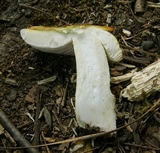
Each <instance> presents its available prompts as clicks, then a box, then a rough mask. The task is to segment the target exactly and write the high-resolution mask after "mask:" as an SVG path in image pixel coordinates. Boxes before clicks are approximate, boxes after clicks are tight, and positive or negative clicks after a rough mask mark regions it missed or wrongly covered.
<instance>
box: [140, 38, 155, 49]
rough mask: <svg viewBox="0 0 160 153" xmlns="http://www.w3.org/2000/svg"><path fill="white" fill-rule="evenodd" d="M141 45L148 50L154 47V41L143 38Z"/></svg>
mask: <svg viewBox="0 0 160 153" xmlns="http://www.w3.org/2000/svg"><path fill="white" fill-rule="evenodd" d="M141 46H142V47H143V49H144V50H146V51H147V50H150V49H152V48H153V47H154V41H152V40H145V41H143V42H142V44H141Z"/></svg>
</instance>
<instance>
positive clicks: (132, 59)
mask: <svg viewBox="0 0 160 153" xmlns="http://www.w3.org/2000/svg"><path fill="white" fill-rule="evenodd" d="M123 59H124V60H126V61H129V62H133V63H138V64H143V65H145V66H146V65H148V64H149V63H150V61H149V60H147V59H145V58H135V57H130V56H125V55H124V56H123Z"/></svg>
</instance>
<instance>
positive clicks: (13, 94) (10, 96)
mask: <svg viewBox="0 0 160 153" xmlns="http://www.w3.org/2000/svg"><path fill="white" fill-rule="evenodd" d="M16 97H17V91H16V90H14V89H12V90H11V91H10V93H9V94H8V95H7V99H8V100H9V101H14V100H15V99H16Z"/></svg>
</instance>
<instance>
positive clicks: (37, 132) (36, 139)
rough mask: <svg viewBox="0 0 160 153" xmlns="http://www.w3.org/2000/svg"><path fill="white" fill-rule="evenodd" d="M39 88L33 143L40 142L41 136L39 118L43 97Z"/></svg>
mask: <svg viewBox="0 0 160 153" xmlns="http://www.w3.org/2000/svg"><path fill="white" fill-rule="evenodd" d="M36 89H37V94H36V117H35V121H34V140H33V145H37V144H39V138H40V124H41V123H40V119H39V114H40V111H41V98H40V89H39V87H37V88H36Z"/></svg>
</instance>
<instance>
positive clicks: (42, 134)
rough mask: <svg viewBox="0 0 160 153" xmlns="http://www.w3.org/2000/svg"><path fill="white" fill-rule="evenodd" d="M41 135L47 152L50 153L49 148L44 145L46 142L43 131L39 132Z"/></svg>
mask: <svg viewBox="0 0 160 153" xmlns="http://www.w3.org/2000/svg"><path fill="white" fill-rule="evenodd" d="M41 136H42V139H43V141H44V143H45V147H46V150H47V153H51V152H50V150H49V147H48V146H47V145H46V144H47V143H46V140H45V136H44V132H43V131H42V132H41Z"/></svg>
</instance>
